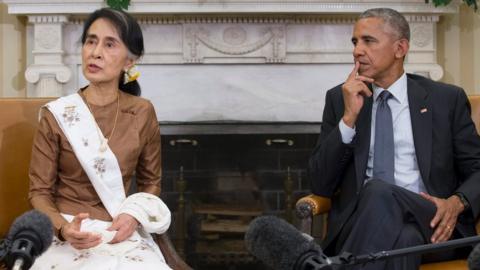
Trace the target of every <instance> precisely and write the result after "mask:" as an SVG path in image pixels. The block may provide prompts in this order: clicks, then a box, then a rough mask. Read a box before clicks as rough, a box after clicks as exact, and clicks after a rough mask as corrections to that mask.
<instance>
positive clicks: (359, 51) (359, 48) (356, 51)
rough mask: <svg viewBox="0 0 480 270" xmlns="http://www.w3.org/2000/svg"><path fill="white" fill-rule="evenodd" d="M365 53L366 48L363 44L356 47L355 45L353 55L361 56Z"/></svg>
mask: <svg viewBox="0 0 480 270" xmlns="http://www.w3.org/2000/svg"><path fill="white" fill-rule="evenodd" d="M364 54H365V50H364V48H363V46H362V45H360V44H356V45H355V46H354V47H353V56H354V57H359V56H362V55H364Z"/></svg>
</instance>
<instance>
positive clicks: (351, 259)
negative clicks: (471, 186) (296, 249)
mask: <svg viewBox="0 0 480 270" xmlns="http://www.w3.org/2000/svg"><path fill="white" fill-rule="evenodd" d="M477 243H480V236H478V235H477V236H471V237H465V238H460V239H455V240H450V241H446V242H442V243H435V244H425V245H419V246H413V247H407V248H401V249H394V250H388V251H380V252H376V253H370V254H364V255H358V256H355V255H353V254H351V253H348V252H343V253H341V254H340V255H338V256H335V257H330V258H328V257H326V256H325V255H324V254H321V252H318V253H317V254H315V255H314V256H309V257H308V258H304V260H303V262H302V263H301V267H300V268H299V269H308V270H331V269H333V268H332V266H338V265H344V266H349V265H358V264H366V263H369V262H375V261H382V260H388V259H391V258H396V257H401V256H406V255H413V254H424V253H431V252H436V251H443V250H449V249H454V248H458V247H463V246H469V245H474V244H477Z"/></svg>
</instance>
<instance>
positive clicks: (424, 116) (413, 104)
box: [407, 78, 432, 185]
mask: <svg viewBox="0 0 480 270" xmlns="http://www.w3.org/2000/svg"><path fill="white" fill-rule="evenodd" d="M407 85H408V86H407V93H408V104H409V107H410V119H411V121H412V132H413V142H414V146H415V153H416V156H417V162H418V167H419V169H420V174H421V175H422V179H423V182H424V183H425V185H426V182H427V181H429V177H430V164H431V156H432V108H431V106H429V103H428V93H427V91H426V90H425V89H424V88H423V87H421V86H420V85H418V84H417V83H416V82H415V81H414V80H412V79H410V78H408V84H407Z"/></svg>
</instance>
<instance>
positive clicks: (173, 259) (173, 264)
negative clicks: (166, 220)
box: [152, 233, 193, 270]
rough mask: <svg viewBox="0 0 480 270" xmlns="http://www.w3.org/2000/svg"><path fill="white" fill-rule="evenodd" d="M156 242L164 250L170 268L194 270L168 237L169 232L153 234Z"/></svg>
mask: <svg viewBox="0 0 480 270" xmlns="http://www.w3.org/2000/svg"><path fill="white" fill-rule="evenodd" d="M152 236H153V238H154V240H155V242H156V243H157V245H158V247H159V248H160V250H161V251H162V254H163V257H165V261H166V262H167V264H168V266H170V268H172V269H175V270H193V269H192V268H191V267H190V266H188V264H186V263H185V261H184V260H183V259H182V258H181V257H180V256H179V255H178V253H177V251H175V248H174V247H173V245H172V242H171V241H170V239H169V238H168V235H167V233H163V234H152Z"/></svg>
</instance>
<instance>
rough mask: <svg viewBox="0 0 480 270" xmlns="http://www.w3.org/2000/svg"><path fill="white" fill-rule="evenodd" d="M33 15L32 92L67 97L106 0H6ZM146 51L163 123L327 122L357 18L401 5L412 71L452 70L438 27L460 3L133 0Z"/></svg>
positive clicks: (146, 91) (433, 74)
mask: <svg viewBox="0 0 480 270" xmlns="http://www.w3.org/2000/svg"><path fill="white" fill-rule="evenodd" d="M3 2H4V3H6V4H7V5H8V10H9V13H12V14H17V15H18V16H27V17H28V22H29V24H30V25H29V27H28V31H27V44H28V45H29V46H27V50H28V51H27V59H28V61H29V62H28V68H27V70H26V72H25V77H26V79H27V81H28V83H29V86H28V91H27V92H28V95H29V96H60V95H65V94H68V93H72V92H75V91H76V90H77V89H78V88H79V87H81V86H83V85H85V83H86V81H85V79H84V78H83V76H82V74H81V58H80V47H81V45H80V44H79V39H80V35H81V31H82V23H83V20H84V19H85V16H86V14H88V13H90V12H92V11H93V10H95V9H97V8H100V7H103V6H104V5H105V4H104V1H103V0H3ZM131 3H132V4H131V6H130V7H129V12H131V13H132V14H133V15H134V16H135V17H136V18H137V19H138V20H139V22H140V24H141V27H142V30H143V32H144V38H145V49H146V54H145V56H144V57H143V59H142V60H141V63H140V65H139V66H140V67H139V69H140V71H141V73H142V77H141V78H140V82H141V84H142V89H143V95H144V96H146V97H147V98H149V99H151V100H152V101H153V102H154V104H155V106H156V110H157V114H158V118H159V120H160V121H163V122H172V121H173V122H195V121H268V122H290V121H297V122H298V121H301V122H320V120H321V111H322V109H323V103H324V100H323V98H324V92H325V91H326V90H328V88H330V87H333V86H335V85H337V84H339V83H341V82H342V81H343V80H344V79H345V77H346V75H347V74H348V72H349V71H350V70H351V67H352V55H351V51H352V45H351V44H350V37H351V31H352V25H353V24H354V22H355V18H356V16H357V15H358V14H359V13H360V12H362V11H364V10H366V9H368V8H372V7H382V6H386V7H392V8H395V9H397V10H399V11H400V12H402V13H403V14H405V15H406V17H407V20H408V21H409V23H410V26H411V36H412V40H411V44H410V47H411V48H410V53H409V55H408V57H407V60H406V69H407V71H408V72H413V73H419V74H422V75H425V76H428V77H430V78H432V79H434V80H439V79H441V78H442V76H443V69H442V67H441V66H439V65H438V64H437V59H436V51H437V47H436V42H437V41H436V24H437V22H438V20H439V17H440V16H441V15H442V14H444V13H452V12H457V10H458V5H456V4H452V5H450V6H447V7H439V8H435V7H434V6H433V5H431V4H425V1H424V0H408V1H407V0H403V1H400V0H397V1H393V0H384V1H380V0H377V1H374V0H357V1H353V0H345V1H342V2H328V1H325V0H261V1H260V0H258V1H255V0H211V1H210V0H209V1H205V0H178V1H171V0H132V1H131Z"/></svg>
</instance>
